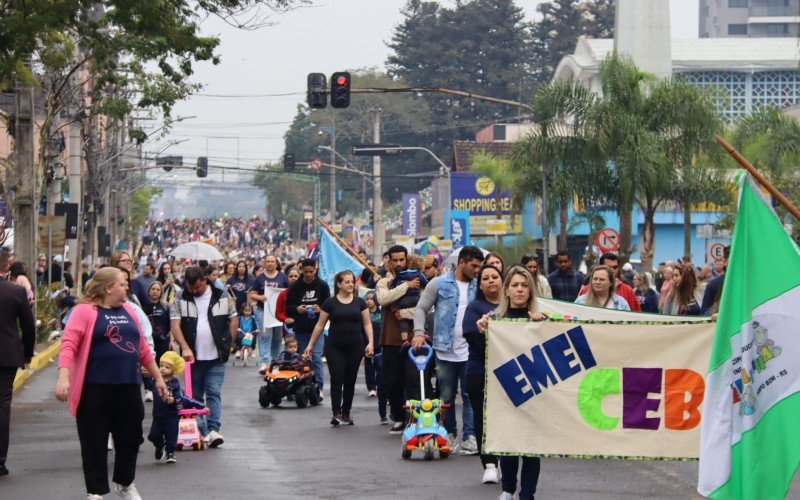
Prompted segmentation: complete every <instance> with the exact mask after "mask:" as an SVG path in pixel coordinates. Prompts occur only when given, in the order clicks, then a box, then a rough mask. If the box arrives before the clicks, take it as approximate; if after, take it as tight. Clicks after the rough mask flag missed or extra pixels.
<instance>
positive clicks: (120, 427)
mask: <svg viewBox="0 0 800 500" xmlns="http://www.w3.org/2000/svg"><path fill="white" fill-rule="evenodd" d="M142 420H144V404H143V403H142V394H141V392H140V390H139V386H138V385H132V384H127V385H110V384H85V385H84V386H83V392H82V393H81V402H80V404H79V405H78V414H77V418H76V421H77V424H78V439H79V440H80V442H81V458H82V459H83V479H84V481H85V482H86V492H87V493H89V494H92V493H93V494H96V495H105V494H106V493H109V492H110V491H111V490H110V489H109V487H108V449H107V445H108V433H109V432H110V433H111V436H112V437H113V438H114V475H113V476H112V478H113V481H114V482H115V483H117V484H121V485H122V486H128V485H130V484H131V483H132V482H133V479H134V477H135V476H136V455H137V454H138V453H139V445H141V444H142V442H143V441H144V439H143V438H142Z"/></svg>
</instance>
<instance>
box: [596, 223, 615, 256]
mask: <svg viewBox="0 0 800 500" xmlns="http://www.w3.org/2000/svg"><path fill="white" fill-rule="evenodd" d="M594 244H595V245H597V248H599V249H600V251H601V252H603V253H606V252H615V251H617V250H618V249H619V233H618V232H617V230H616V229H614V228H611V227H605V228H603V229H601V230H600V232H598V233H597V236H595V238H594Z"/></svg>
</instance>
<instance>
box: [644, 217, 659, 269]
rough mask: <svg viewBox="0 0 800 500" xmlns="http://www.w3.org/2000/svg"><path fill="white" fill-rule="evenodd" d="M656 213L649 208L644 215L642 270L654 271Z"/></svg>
mask: <svg viewBox="0 0 800 500" xmlns="http://www.w3.org/2000/svg"><path fill="white" fill-rule="evenodd" d="M655 216H656V211H655V210H654V209H650V208H648V209H647V210H646V211H645V213H644V228H643V229H642V252H641V256H642V270H643V271H650V270H652V269H653V255H654V254H655V249H656V223H655Z"/></svg>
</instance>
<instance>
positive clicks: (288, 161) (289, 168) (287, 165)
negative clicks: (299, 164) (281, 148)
mask: <svg viewBox="0 0 800 500" xmlns="http://www.w3.org/2000/svg"><path fill="white" fill-rule="evenodd" d="M283 171H284V172H294V155H283Z"/></svg>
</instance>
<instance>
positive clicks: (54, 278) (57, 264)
mask: <svg viewBox="0 0 800 500" xmlns="http://www.w3.org/2000/svg"><path fill="white" fill-rule="evenodd" d="M62 262H64V257H62V256H60V255H56V256H55V257H53V263H52V264H51V265H50V275H49V276H45V281H46V282H47V283H49V284H53V283H59V282H60V281H61V263H62Z"/></svg>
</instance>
